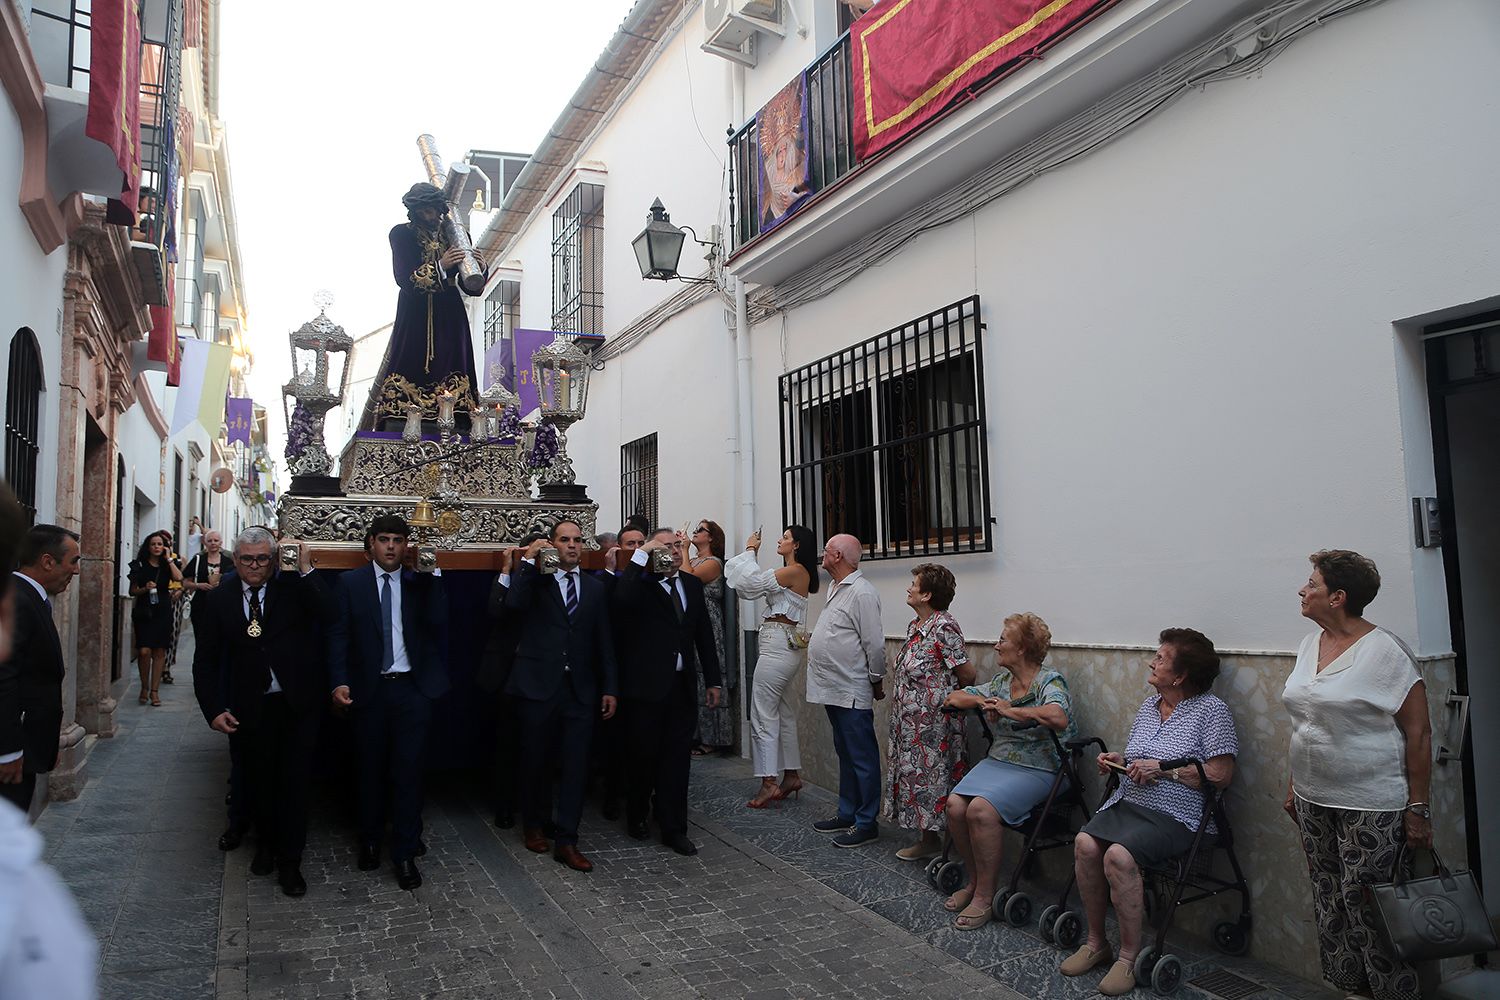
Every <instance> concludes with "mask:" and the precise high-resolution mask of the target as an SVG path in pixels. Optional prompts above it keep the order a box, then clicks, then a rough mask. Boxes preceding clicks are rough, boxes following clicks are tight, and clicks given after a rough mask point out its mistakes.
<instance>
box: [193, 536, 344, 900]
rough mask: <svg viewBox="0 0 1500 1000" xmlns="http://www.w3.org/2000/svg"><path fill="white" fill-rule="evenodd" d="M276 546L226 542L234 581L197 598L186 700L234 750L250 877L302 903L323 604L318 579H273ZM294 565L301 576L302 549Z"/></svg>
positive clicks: (324, 693)
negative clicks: (247, 826)
mask: <svg viewBox="0 0 1500 1000" xmlns="http://www.w3.org/2000/svg"><path fill="white" fill-rule="evenodd" d="M274 541H275V540H274V539H273V538H272V536H271V533H270V532H269V531H267V530H266V529H265V528H261V527H253V528H246V529H245V530H244V531H243V532H241V534H240V536H239V537H238V538H236V539H235V542H234V566H235V572H236V573H237V574H238V577H237V578H236V579H235V580H234V581H233V582H231V583H229V584H222V583H221V584H220V585H219V587H218V588H217V589H215V590H210V591H205V592H204V596H205V597H206V598H207V604H206V606H205V607H204V609H203V617H202V618H200V619H199V620H198V623H197V625H196V628H197V635H196V639H197V648H196V650H195V651H194V654H193V692H194V694H196V695H197V697H198V707H199V708H200V709H201V710H202V712H203V718H204V719H205V720H207V722H208V724H209V726H210V727H211V728H213V729H214V730H215V731H216V732H220V733H223V734H225V735H226V736H228V737H229V738H230V739H231V740H233V741H235V742H237V743H238V744H239V757H240V761H241V763H242V764H243V766H244V771H245V790H246V792H247V794H248V797H249V799H250V814H251V816H252V817H253V818H254V823H255V830H256V849H255V859H254V860H253V861H251V863H250V871H251V872H252V873H253V874H256V875H269V874H271V872H272V871H275V872H276V874H277V880H278V881H279V882H280V883H281V891H282V892H284V893H286V894H287V895H288V896H301V895H304V894H305V893H306V892H307V882H306V881H305V880H304V879H303V878H302V848H303V847H304V845H305V844H306V842H307V810H308V797H309V785H310V778H311V771H312V756H313V750H314V747H315V746H316V744H317V740H318V723H319V721H320V720H321V718H322V714H323V712H324V711H325V707H326V706H327V704H328V701H327V699H328V690H329V688H328V675H327V670H326V669H325V651H326V644H325V642H324V638H325V635H324V627H325V621H324V614H323V606H324V603H325V602H324V600H323V593H322V587H321V585H320V584H319V583H318V582H317V577H316V576H305V575H298V574H297V573H291V572H286V573H276V572H275V569H276V566H275V559H276V552H275V545H274ZM300 564H301V565H300V567H299V568H300V569H301V570H302V571H304V572H305V571H307V570H308V562H307V552H306V550H305V549H304V550H303V551H302V554H301V559H300Z"/></svg>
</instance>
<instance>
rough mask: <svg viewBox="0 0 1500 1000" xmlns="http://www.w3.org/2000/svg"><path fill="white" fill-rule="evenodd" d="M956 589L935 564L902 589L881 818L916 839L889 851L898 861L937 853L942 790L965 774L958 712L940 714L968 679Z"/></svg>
mask: <svg viewBox="0 0 1500 1000" xmlns="http://www.w3.org/2000/svg"><path fill="white" fill-rule="evenodd" d="M957 589H958V583H957V581H955V580H954V579H953V574H952V572H950V571H949V570H948V569H947V568H945V567H943V566H939V565H937V564H936V563H923V564H922V565H920V566H918V567H917V568H916V569H914V570H912V571H911V586H909V587H907V588H906V604H907V607H909V608H911V609H912V611H914V612H916V615H917V617H916V618H914V619H913V620H912V622H911V624H909V625H907V626H906V642H905V643H903V644H902V646H901V653H900V655H898V656H897V657H896V669H895V678H896V686H895V694H894V696H893V697H892V700H891V734H890V740H889V741H888V742H887V743H886V754H887V757H888V764H887V769H886V774H887V778H886V782H887V784H886V799H885V816H886V819H888V820H890V821H892V822H893V823H895V824H896V825H897V826H899V827H901V828H902V829H905V830H915V831H917V840H916V843H914V844H912V845H910V846H909V847H903V848H902V849H901V850H899V851H897V852H896V857H898V858H900V859H901V860H902V861H920V860H922V859H923V858H931V857H935V856H936V855H938V854H940V853H942V849H943V846H942V843H941V838H942V833H943V830H944V829H946V828H947V821H946V819H945V814H944V809H946V808H947V803H948V801H949V797H948V792H949V791H950V790H951V789H952V788H953V783H954V782H955V781H957V780H958V779H959V778H961V777H963V774H964V722H963V716H961V715H945V714H944V713H943V701H944V700H945V699H946V698H947V697H948V696H949V695H950V694H951V693H952V692H953V689H954V688H957V687H966V686H967V685H969V684H972V683H973V682H974V665H973V664H971V663H970V662H969V653H968V650H967V649H966V648H965V646H964V633H963V630H962V629H960V628H959V627H958V622H957V621H955V620H954V618H953V616H952V615H950V614H949V613H948V607H949V605H950V604H952V603H953V595H954V593H955V592H956V591H957ZM971 870H972V869H971Z"/></svg>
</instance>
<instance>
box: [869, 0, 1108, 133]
mask: <svg viewBox="0 0 1500 1000" xmlns="http://www.w3.org/2000/svg"><path fill="white" fill-rule="evenodd" d="M1114 2H1115V0H986V2H984V3H964V4H955V3H953V2H952V0H885V2H884V3H880V4H877V5H876V6H875V8H874V9H873V10H871V11H870V12H869V13H867V14H865V15H864V16H863V17H861V18H860V19H859V20H858V21H856V22H855V24H854V26H853V28H851V29H850V32H849V55H850V75H851V77H852V80H851V83H852V91H853V99H854V148H855V150H856V152H857V153H858V154H859V159H860V161H861V162H863V161H865V160H867V159H868V158H869V157H870V156H872V155H874V154H875V153H878V152H879V151H880V150H882V149H885V148H887V147H889V146H893V145H895V144H896V143H898V142H899V141H900V140H902V139H903V138H905V137H906V136H908V135H910V134H911V133H913V132H915V131H916V130H917V129H918V128H920V127H921V126H923V125H925V124H926V123H927V122H929V121H932V120H933V119H935V118H938V117H940V116H941V115H942V114H943V113H944V112H945V111H947V110H949V109H950V108H952V107H954V106H956V105H957V104H958V103H959V102H960V101H961V100H963V99H967V98H968V97H970V96H972V92H973V90H974V88H976V87H979V86H980V85H982V84H987V83H990V82H992V81H993V80H994V79H995V78H997V77H999V76H1003V75H1005V74H1006V73H1009V72H1012V71H1014V70H1015V69H1017V68H1019V67H1021V66H1024V65H1025V64H1026V63H1027V62H1029V61H1030V60H1032V59H1034V58H1036V57H1037V56H1039V55H1040V54H1041V52H1042V51H1043V50H1044V49H1046V48H1047V47H1048V46H1050V45H1051V44H1053V43H1054V42H1056V41H1057V40H1058V39H1060V38H1062V37H1063V36H1064V35H1066V34H1067V33H1068V32H1069V31H1070V30H1072V29H1073V28H1076V27H1077V26H1078V25H1079V24H1081V23H1083V22H1084V21H1085V20H1086V19H1087V18H1088V17H1089V16H1090V15H1092V14H1095V13H1097V12H1098V11H1100V10H1103V9H1104V8H1106V7H1109V6H1110V5H1111V4H1113V3H1114Z"/></svg>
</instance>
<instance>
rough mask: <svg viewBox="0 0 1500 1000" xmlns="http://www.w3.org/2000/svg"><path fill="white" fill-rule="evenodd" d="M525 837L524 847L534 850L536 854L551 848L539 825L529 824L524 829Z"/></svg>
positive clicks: (543, 852)
mask: <svg viewBox="0 0 1500 1000" xmlns="http://www.w3.org/2000/svg"><path fill="white" fill-rule="evenodd" d="M524 834H525V837H526V849H527V850H528V851H536V852H537V853H538V854H546V853H547V852H548V851H550V850H552V844H551V843H549V842H548V840H547V835H546V834H545V833H543V832H542V830H541V828H540V827H535V826H529V827H527V828H526V830H525V831H524Z"/></svg>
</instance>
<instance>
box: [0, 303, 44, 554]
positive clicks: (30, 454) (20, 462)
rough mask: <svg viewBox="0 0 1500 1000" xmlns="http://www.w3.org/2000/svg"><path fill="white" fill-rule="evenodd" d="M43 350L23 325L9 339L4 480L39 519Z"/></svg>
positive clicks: (30, 520) (29, 516) (31, 517)
mask: <svg viewBox="0 0 1500 1000" xmlns="http://www.w3.org/2000/svg"><path fill="white" fill-rule="evenodd" d="M41 412H42V352H41V349H40V348H39V347H38V346H37V342H36V336H35V335H34V334H33V333H32V332H31V330H30V329H29V328H28V327H24V326H23V327H21V329H19V330H17V331H16V335H15V336H14V337H12V338H11V342H10V372H9V373H8V375H7V376H6V384H5V480H6V482H8V483H10V487H11V489H13V490H14V491H15V493H16V499H17V500H19V501H20V502H21V509H22V510H24V511H25V512H26V523H27V524H28V525H31V524H35V523H36V486H37V474H36V464H37V456H38V455H39V454H40V453H41V450H42V448H41V440H40V438H41V429H42V423H41Z"/></svg>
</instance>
